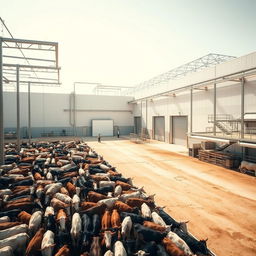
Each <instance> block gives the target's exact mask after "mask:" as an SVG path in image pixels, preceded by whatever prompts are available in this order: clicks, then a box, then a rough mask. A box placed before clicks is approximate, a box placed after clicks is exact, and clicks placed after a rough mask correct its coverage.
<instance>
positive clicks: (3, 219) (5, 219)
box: [0, 216, 10, 223]
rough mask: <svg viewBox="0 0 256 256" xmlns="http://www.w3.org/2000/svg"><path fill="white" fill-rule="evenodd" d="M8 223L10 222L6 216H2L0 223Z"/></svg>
mask: <svg viewBox="0 0 256 256" xmlns="http://www.w3.org/2000/svg"><path fill="white" fill-rule="evenodd" d="M9 221H10V218H9V217H8V216H3V217H1V218H0V223H3V222H9Z"/></svg>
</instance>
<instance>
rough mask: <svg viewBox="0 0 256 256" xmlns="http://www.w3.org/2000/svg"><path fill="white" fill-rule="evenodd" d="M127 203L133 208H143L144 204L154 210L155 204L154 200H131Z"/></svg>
mask: <svg viewBox="0 0 256 256" xmlns="http://www.w3.org/2000/svg"><path fill="white" fill-rule="evenodd" d="M126 203H127V204H128V205H129V206H131V207H139V208H140V207H141V206H142V204H143V203H145V204H147V205H148V206H149V207H151V208H154V207H155V203H154V201H153V200H145V199H141V198H129V199H128V200H127V201H126Z"/></svg>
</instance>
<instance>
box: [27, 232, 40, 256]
mask: <svg viewBox="0 0 256 256" xmlns="http://www.w3.org/2000/svg"><path fill="white" fill-rule="evenodd" d="M43 236H44V229H43V228H40V229H39V230H38V231H37V232H36V234H35V235H34V237H33V238H32V239H31V240H30V242H29V244H28V246H27V249H26V254H25V255H26V256H30V255H34V254H36V253H38V252H39V251H40V249H41V243H42V240H43Z"/></svg>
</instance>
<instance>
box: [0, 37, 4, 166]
mask: <svg viewBox="0 0 256 256" xmlns="http://www.w3.org/2000/svg"><path fill="white" fill-rule="evenodd" d="M2 164H4V102H3V55H2V39H1V38H0V165H2Z"/></svg>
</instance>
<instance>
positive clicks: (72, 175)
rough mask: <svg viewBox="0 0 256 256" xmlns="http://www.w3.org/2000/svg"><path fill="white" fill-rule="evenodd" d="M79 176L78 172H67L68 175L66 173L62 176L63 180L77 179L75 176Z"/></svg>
mask: <svg viewBox="0 0 256 256" xmlns="http://www.w3.org/2000/svg"><path fill="white" fill-rule="evenodd" d="M77 175H78V172H67V173H64V174H63V175H62V176H61V178H63V179H64V178H68V177H70V178H72V177H75V176H77Z"/></svg>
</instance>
